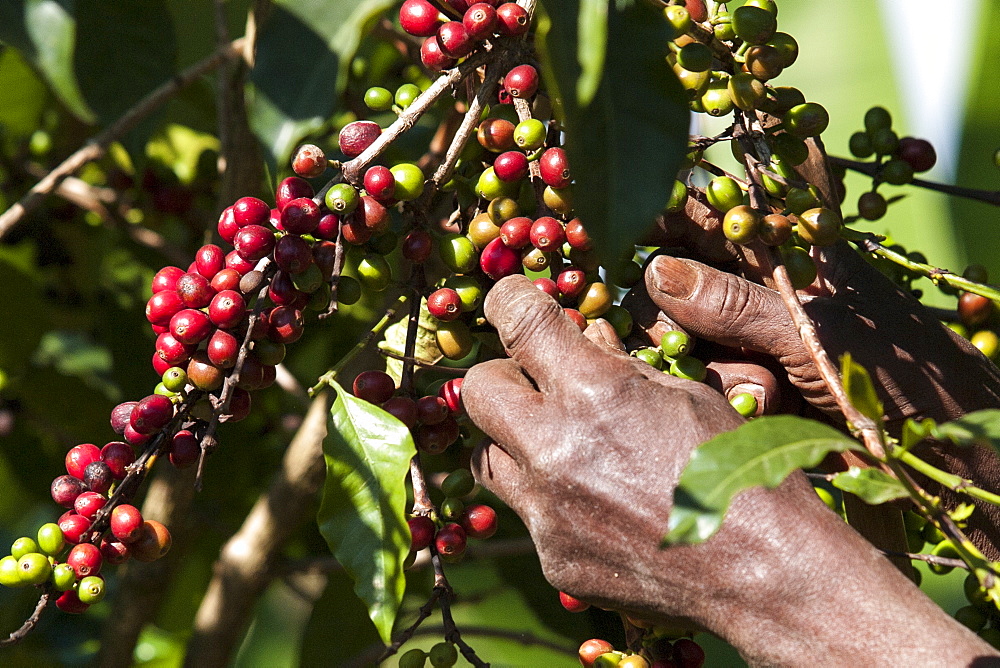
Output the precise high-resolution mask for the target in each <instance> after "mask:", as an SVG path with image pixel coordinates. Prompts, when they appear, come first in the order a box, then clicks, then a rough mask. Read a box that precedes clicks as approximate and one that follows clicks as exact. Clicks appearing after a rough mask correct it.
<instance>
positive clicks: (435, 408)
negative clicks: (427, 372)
mask: <svg viewBox="0 0 1000 668" xmlns="http://www.w3.org/2000/svg"><path fill="white" fill-rule="evenodd" d="M449 415H450V412H449V411H448V404H447V403H446V402H445V400H444V399H442V398H441V397H439V396H437V395H433V396H426V397H420V398H419V399H417V420H418V421H419V422H421V423H422V424H425V425H433V424H440V423H441V422H444V420H445V418H447V417H448V416H449Z"/></svg>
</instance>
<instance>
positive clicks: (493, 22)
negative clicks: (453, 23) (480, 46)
mask: <svg viewBox="0 0 1000 668" xmlns="http://www.w3.org/2000/svg"><path fill="white" fill-rule="evenodd" d="M462 24H463V25H464V26H465V30H466V32H467V33H468V34H469V37H471V38H472V39H474V40H477V41H478V40H484V39H486V38H488V37H490V36H491V35H492V34H493V31H494V29H495V28H496V26H497V11H496V9H494V8H493V5H491V4H489V3H486V2H477V3H476V4H474V5H471V6H470V7H469V8H468V9H467V10H466V11H465V14H464V15H463V16H462Z"/></svg>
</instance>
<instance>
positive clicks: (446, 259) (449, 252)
mask: <svg viewBox="0 0 1000 668" xmlns="http://www.w3.org/2000/svg"><path fill="white" fill-rule="evenodd" d="M438 254H439V255H440V256H441V261H442V262H443V263H444V266H446V267H448V269H450V270H452V271H453V272H455V273H456V274H467V273H469V272H470V271H473V270H474V269H475V268H476V267H477V266H478V262H479V259H478V255H477V254H476V246H475V244H473V243H472V240H470V239H469V238H468V237H466V236H463V235H461V234H446V235H444V236H443V237H441V240H440V241H439V242H438Z"/></svg>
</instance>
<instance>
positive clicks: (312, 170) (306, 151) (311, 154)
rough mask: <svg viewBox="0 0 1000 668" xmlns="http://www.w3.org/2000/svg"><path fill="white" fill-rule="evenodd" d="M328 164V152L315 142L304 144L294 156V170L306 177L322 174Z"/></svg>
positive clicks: (310, 177) (311, 177)
mask: <svg viewBox="0 0 1000 668" xmlns="http://www.w3.org/2000/svg"><path fill="white" fill-rule="evenodd" d="M328 166H329V162H328V161H327V159H326V154H325V153H323V149H321V148H320V147H319V146H316V145H315V144H303V145H302V146H300V147H299V149H298V150H297V151H296V152H295V156H294V157H293V158H292V171H293V172H295V173H296V174H298V175H299V176H301V177H303V178H306V179H313V178H316V177H317V176H322V175H323V172H325V171H326V168H327V167H328Z"/></svg>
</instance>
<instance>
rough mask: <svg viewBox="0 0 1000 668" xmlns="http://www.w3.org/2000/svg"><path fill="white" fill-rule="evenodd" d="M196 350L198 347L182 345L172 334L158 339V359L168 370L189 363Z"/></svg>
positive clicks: (163, 335)
mask: <svg viewBox="0 0 1000 668" xmlns="http://www.w3.org/2000/svg"><path fill="white" fill-rule="evenodd" d="M195 350H197V346H196V345H192V344H188V343H181V342H180V341H178V340H177V338H176V337H175V336H174V335H173V334H171V333H170V332H165V333H163V334H160V335H159V336H158V337H156V357H158V358H159V359H161V360H162V361H163V363H164V364H166V365H167V367H168V368H169V367H172V366H179V365H181V364H183V363H184V362H187V361H188V360H189V359H191V355H193V354H194V351H195ZM160 375H161V376H162V375H163V373H162V372H161V373H160Z"/></svg>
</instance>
